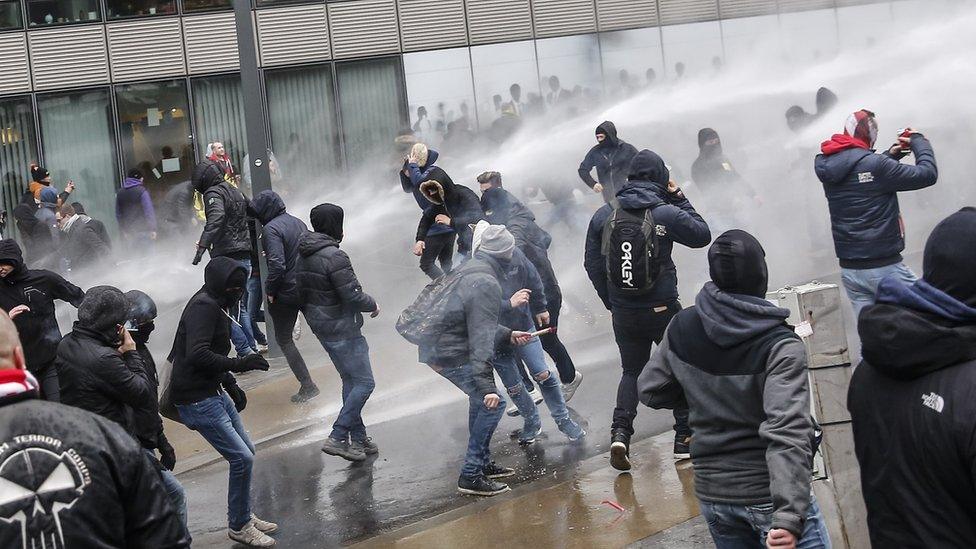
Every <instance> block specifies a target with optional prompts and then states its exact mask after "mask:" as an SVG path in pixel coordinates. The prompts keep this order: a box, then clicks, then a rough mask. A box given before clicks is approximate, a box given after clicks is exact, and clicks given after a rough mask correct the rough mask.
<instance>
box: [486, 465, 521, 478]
mask: <svg viewBox="0 0 976 549" xmlns="http://www.w3.org/2000/svg"><path fill="white" fill-rule="evenodd" d="M514 475H515V469H510V468H508V467H502V466H501V465H498V464H497V463H495V462H494V461H492V462H491V463H489V464H488V465H485V476H486V477H488V478H490V479H497V478H505V477H511V476H514Z"/></svg>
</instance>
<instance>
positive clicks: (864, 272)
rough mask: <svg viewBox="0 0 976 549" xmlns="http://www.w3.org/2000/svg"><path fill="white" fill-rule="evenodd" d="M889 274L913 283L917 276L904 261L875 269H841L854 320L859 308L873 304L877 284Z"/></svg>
mask: <svg viewBox="0 0 976 549" xmlns="http://www.w3.org/2000/svg"><path fill="white" fill-rule="evenodd" d="M889 276H893V277H895V278H896V279H898V280H901V281H902V282H905V283H907V284H914V283H915V281H916V280H918V277H917V276H915V273H913V272H912V270H911V269H909V268H908V267H906V266H905V264H904V263H895V264H894V265H888V266H887V267H878V268H876V269H843V268H842V269H841V270H840V278H841V281H843V283H844V289H845V290H847V297H848V298H850V300H851V305H853V306H854V321H855V322H857V319H858V317H859V316H861V309H864V308H865V307H867V306H868V305H874V300H875V299H876V298H877V295H878V284H880V283H881V281H882V280H883V279H885V278H887V277H889Z"/></svg>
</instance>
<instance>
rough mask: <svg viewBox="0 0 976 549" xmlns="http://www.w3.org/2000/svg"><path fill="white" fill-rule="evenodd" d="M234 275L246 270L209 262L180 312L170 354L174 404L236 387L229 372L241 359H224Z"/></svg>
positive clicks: (227, 260) (227, 261) (226, 262)
mask: <svg viewBox="0 0 976 549" xmlns="http://www.w3.org/2000/svg"><path fill="white" fill-rule="evenodd" d="M235 271H245V269H244V267H243V266H241V265H240V264H239V263H237V262H236V261H234V260H232V259H230V258H226V257H218V258H215V259H212V260H210V263H208V264H207V268H206V269H205V270H204V275H203V279H204V284H203V288H200V290H199V291H198V292H197V293H196V294H194V295H193V297H191V298H190V301H188V302H187V304H186V307H184V308H183V315H182V316H181V317H180V324H179V326H177V328H176V339H175V340H174V341H173V350H172V351H170V360H171V361H172V362H173V377H172V379H171V381H170V394H171V398H172V401H173V403H174V404H192V403H194V402H199V401H201V400H204V399H206V398H210V397H212V396H217V395H219V394H220V392H221V385H222V384H223V385H227V384H234V383H235V382H234V376H233V375H231V374H230V373H229V372H231V371H233V370H236V369H237V368H239V367H240V365H241V363H242V361H243V359H242V358H229V357H228V356H227V354H228V353H229V352H230V348H231V345H230V323H231V320H230V317H229V316H228V315H227V313H226V311H225V309H226V308H227V307H228V306H229V305H230V304H227V303H224V300H225V299H227V297H226V293H225V290H226V289H227V281H228V280H229V279H230V277H231V275H232V274H234V272H235Z"/></svg>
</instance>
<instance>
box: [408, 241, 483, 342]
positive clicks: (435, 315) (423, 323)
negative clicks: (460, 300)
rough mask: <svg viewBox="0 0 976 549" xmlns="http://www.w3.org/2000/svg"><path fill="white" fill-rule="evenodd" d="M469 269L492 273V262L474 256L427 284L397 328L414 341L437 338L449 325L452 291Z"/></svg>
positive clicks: (435, 339) (410, 340)
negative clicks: (475, 258)
mask: <svg viewBox="0 0 976 549" xmlns="http://www.w3.org/2000/svg"><path fill="white" fill-rule="evenodd" d="M470 273H485V274H492V273H493V271H492V269H491V267H490V266H488V265H486V264H484V263H482V262H480V261H477V260H471V261H469V262H467V263H466V264H464V265H462V266H460V267H458V268H457V269H454V270H453V271H451V272H449V273H447V274H444V275H441V276H439V277H438V278H436V279H435V280H434V281H432V282H431V283H430V284H428V285H427V286H425V287H424V289H423V290H421V291H420V295H418V296H417V299H416V300H415V301H414V302H413V305H410V306H409V307H407V308H406V309H404V310H403V312H402V313H400V318H398V319H397V322H396V330H397V332H398V333H399V334H400V335H401V336H403V339H406V340H407V341H409V342H410V343H413V344H414V345H424V344H428V345H429V344H433V343H434V342H436V341H437V339H438V338H439V337H440V336H441V334H443V333H444V331H445V329H446V328H447V326H446V324H447V322H448V318H447V312H448V306H449V305H450V301H451V295H453V294H454V289H455V288H456V287H457V285H458V283H459V282H460V281H461V279H462V277H463V275H465V274H470Z"/></svg>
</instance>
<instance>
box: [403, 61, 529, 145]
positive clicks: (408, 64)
mask: <svg viewBox="0 0 976 549" xmlns="http://www.w3.org/2000/svg"><path fill="white" fill-rule="evenodd" d="M403 72H404V73H405V75H406V84H407V99H408V102H409V105H410V128H411V129H412V130H413V132H414V135H416V136H417V138H418V139H420V140H421V141H423V142H424V143H427V144H428V145H433V146H435V147H436V146H440V144H441V142H442V141H443V140H444V136H445V135H446V134H447V133H448V127H449V126H450V129H451V130H452V131H454V132H457V131H458V130H459V129H462V128H463V129H464V130H468V131H473V130H476V129H477V127H478V124H477V120H476V119H475V110H476V109H474V108H473V107H474V87H473V84H472V82H471V63H470V57H469V55H468V48H458V49H453V50H440V51H429V52H421V53H407V54H404V56H403ZM515 93H516V95H518V96H519V102H516V103H514V104H513V109H514V110H515V111H516V113H517V111H518V109H520V108H521V107H522V104H521V101H522V98H521V91H520V90H517V89H516V90H515ZM511 101H512V99H511V97H509V102H510V103H511ZM459 126H460V127H461V128H459Z"/></svg>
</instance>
